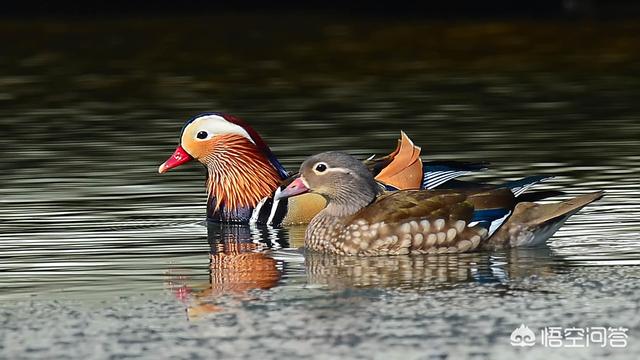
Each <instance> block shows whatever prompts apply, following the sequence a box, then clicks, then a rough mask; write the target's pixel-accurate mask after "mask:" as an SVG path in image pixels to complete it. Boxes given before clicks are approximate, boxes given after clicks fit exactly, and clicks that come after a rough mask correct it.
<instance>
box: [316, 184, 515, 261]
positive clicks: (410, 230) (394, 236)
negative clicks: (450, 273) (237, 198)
mask: <svg viewBox="0 0 640 360" xmlns="http://www.w3.org/2000/svg"><path fill="white" fill-rule="evenodd" d="M479 195H480V197H479ZM482 195H483V194H474V195H466V194H464V193H451V192H445V191H399V192H395V193H392V194H388V195H383V196H380V197H379V198H378V199H376V201H375V202H374V203H372V204H371V205H369V206H367V207H365V208H363V209H361V210H359V211H358V212H356V213H355V214H353V215H352V216H347V217H341V216H332V215H331V214H330V213H328V212H326V211H323V212H321V213H320V214H318V215H317V216H316V217H315V218H314V219H313V220H312V221H311V223H310V224H309V227H308V228H307V232H306V236H305V238H306V239H305V245H306V246H307V247H308V248H310V249H312V250H315V251H321V252H326V253H332V254H339V255H357V256H380V255H403V254H409V253H413V254H434V253H435V254H437V253H440V254H441V253H462V252H468V251H471V250H474V249H476V248H477V247H478V246H479V245H480V243H481V242H482V241H483V240H485V239H486V237H487V235H488V233H487V230H486V229H484V228H481V227H478V226H474V227H468V223H469V221H470V220H471V216H472V212H473V209H474V204H473V203H474V200H475V201H477V199H478V198H481V196H482ZM500 195H506V196H508V195H507V194H506V193H504V192H501V191H498V194H493V195H492V196H498V197H500Z"/></svg>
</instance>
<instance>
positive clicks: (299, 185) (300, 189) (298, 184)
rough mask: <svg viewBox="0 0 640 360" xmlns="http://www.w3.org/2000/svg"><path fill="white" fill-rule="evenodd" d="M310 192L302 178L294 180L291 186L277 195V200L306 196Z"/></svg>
mask: <svg viewBox="0 0 640 360" xmlns="http://www.w3.org/2000/svg"><path fill="white" fill-rule="evenodd" d="M308 191H309V188H308V187H306V186H305V184H304V182H303V181H302V179H301V178H297V179H295V180H293V182H292V183H291V184H289V186H287V187H286V188H285V189H284V190H282V191H281V192H280V193H279V194H278V195H276V200H280V199H285V198H288V197H292V196H296V195H300V194H304V193H306V192H308Z"/></svg>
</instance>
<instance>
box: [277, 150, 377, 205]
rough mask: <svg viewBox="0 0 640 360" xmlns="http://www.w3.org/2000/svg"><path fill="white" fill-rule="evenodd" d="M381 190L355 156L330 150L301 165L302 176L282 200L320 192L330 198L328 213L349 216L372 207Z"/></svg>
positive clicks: (283, 193)
mask: <svg viewBox="0 0 640 360" xmlns="http://www.w3.org/2000/svg"><path fill="white" fill-rule="evenodd" d="M380 191H381V187H380V185H379V184H378V183H377V182H376V181H375V179H374V178H373V175H372V174H371V172H370V171H369V169H368V168H367V167H366V166H365V165H364V164H363V163H362V162H361V161H359V160H358V159H356V158H354V157H353V156H351V155H348V154H345V153H341V152H335V151H329V152H324V153H320V154H317V155H314V156H311V157H310V158H308V159H307V160H305V161H304V162H303V163H302V165H301V166H300V175H299V177H298V178H297V179H295V180H294V181H293V182H292V183H290V184H289V186H287V187H286V188H285V189H284V190H283V191H282V192H280V193H279V194H278V198H287V197H291V196H296V195H300V194H304V193H307V192H312V193H316V194H319V195H322V196H324V197H325V198H326V199H327V208H326V210H325V211H326V212H327V213H329V214H330V215H334V216H346V215H350V214H353V213H355V212H356V211H358V210H360V209H362V208H363V207H365V206H367V205H369V204H370V203H371V202H372V201H373V200H375V198H376V196H377V195H378V194H379V193H380Z"/></svg>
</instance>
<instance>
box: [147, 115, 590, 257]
mask: <svg viewBox="0 0 640 360" xmlns="http://www.w3.org/2000/svg"><path fill="white" fill-rule="evenodd" d="M192 159H196V160H198V161H199V162H201V163H202V164H203V165H204V166H205V167H206V168H207V173H208V177H207V192H208V201H207V217H208V218H209V219H210V220H213V221H219V222H235V223H261V224H270V225H288V224H306V223H308V224H309V225H308V227H307V230H306V235H305V245H306V246H307V247H308V248H310V249H313V250H316V251H321V252H326V253H333V254H340V255H357V256H379V255H401V254H409V253H411V254H416V253H417V254H424V253H426V254H434V253H436V254H437V253H462V252H468V251H472V250H475V249H478V248H481V247H482V248H499V247H517V246H535V245H539V244H542V243H544V242H545V241H546V240H547V239H548V238H549V237H551V236H552V235H553V233H555V231H557V230H558V229H559V228H560V226H562V224H563V223H564V222H565V221H566V220H567V219H568V218H569V217H570V216H571V215H573V214H575V213H576V212H577V211H579V210H580V209H581V208H582V207H584V206H586V205H587V204H589V203H591V202H593V201H595V200H597V199H599V198H601V197H602V196H603V192H602V191H598V192H594V193H590V194H586V195H582V196H578V197H576V198H573V199H569V200H567V201H563V202H559V203H553V204H544V205H542V204H536V203H534V202H529V201H526V200H537V199H541V198H544V197H546V196H548V194H546V193H541V194H539V196H536V194H533V196H529V197H528V198H527V197H526V194H525V195H521V194H522V193H523V192H524V191H526V190H527V189H528V188H529V187H530V186H532V185H533V184H535V183H537V182H539V181H541V180H543V179H544V177H539V176H534V177H529V178H525V179H522V180H519V181H514V182H509V183H505V184H502V185H499V186H495V185H487V184H477V183H468V182H462V181H458V180H454V179H455V178H456V177H459V176H462V175H466V174H468V173H469V172H471V171H474V170H479V169H483V168H484V167H485V166H484V164H476V163H464V162H424V163H423V162H422V160H421V159H420V148H419V147H417V146H415V145H414V144H413V143H412V142H411V140H410V139H409V138H408V137H407V136H406V135H405V134H404V133H402V134H401V139H400V140H398V146H397V148H396V149H395V150H394V151H393V152H392V153H391V154H389V155H387V156H384V157H381V158H369V159H367V160H365V161H364V162H363V161H359V160H357V159H355V158H354V157H352V156H350V155H347V154H344V153H340V152H334V151H330V152H324V153H321V154H317V155H314V156H312V157H310V158H308V159H307V160H305V161H304V162H303V163H302V165H301V166H300V170H299V173H298V174H297V175H296V176H294V177H289V173H287V172H286V170H285V169H284V167H283V166H282V164H281V163H280V162H279V161H278V159H277V158H276V157H275V155H274V154H273V153H272V152H271V150H270V149H269V147H268V146H267V145H266V143H265V142H264V141H263V140H262V138H261V137H260V135H259V134H258V133H257V132H256V131H255V130H254V129H253V128H252V127H251V126H249V125H248V124H247V123H246V122H244V121H243V120H241V119H240V118H238V117H235V116H231V115H227V114H221V113H206V114H201V115H198V116H196V117H194V118H192V119H190V120H188V121H187V122H186V123H185V124H184V126H183V127H182V132H181V135H180V144H179V145H178V147H177V148H176V150H175V152H174V153H173V155H172V156H171V157H169V159H168V160H167V161H166V162H165V163H163V164H162V165H160V168H159V169H158V171H159V172H160V173H164V172H166V171H168V170H169V169H172V168H175V167H177V166H179V165H182V164H184V163H186V162H188V161H190V160H192Z"/></svg>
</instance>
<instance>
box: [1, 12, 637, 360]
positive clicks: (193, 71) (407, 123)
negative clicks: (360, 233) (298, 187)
mask: <svg viewBox="0 0 640 360" xmlns="http://www.w3.org/2000/svg"><path fill="white" fill-rule="evenodd" d="M276 20H278V21H274V20H273V19H271V18H266V17H260V16H253V17H249V16H247V17H233V18H222V17H221V18H206V19H205V18H202V19H198V18H195V19H190V18H180V19H164V20H145V21H142V20H127V21H76V22H72V23H66V24H65V23H62V22H42V23H40V22H29V23H11V22H5V23H1V24H0V41H1V42H2V44H3V51H2V53H3V54H2V55H1V56H0V69H1V70H0V123H1V124H2V137H0V146H1V147H2V149H3V156H2V158H1V159H0V166H1V168H2V171H1V172H0V259H1V261H0V289H2V290H1V292H0V325H1V326H0V357H2V358H20V357H24V358H58V357H68V358H107V357H112V358H121V357H128V356H141V357H149V358H151V357H154V358H157V357H158V356H160V357H169V356H171V357H175V358H212V357H214V358H216V357H223V356H225V357H229V356H231V357H242V358H245V357H246V358H249V357H256V356H262V357H268V358H274V357H283V356H284V357H294V356H296V357H297V356H300V357H302V356H308V357H318V358H337V357H350V358H372V357H373V358H384V359H387V358H403V359H404V358H416V359H427V358H461V357H467V358H477V359H497V358H505V359H507V358H513V356H514V355H517V356H520V357H524V358H540V357H543V356H544V357H547V358H567V357H571V358H590V357H595V356H608V357H611V358H629V359H637V358H638V357H639V356H640V337H639V336H638V334H640V281H639V280H640V242H639V239H640V220H638V217H639V216H640V205H639V204H640V191H639V188H638V183H639V180H640V166H639V165H640V153H639V151H638V149H640V120H639V119H640V102H638V99H640V90H639V89H640V62H639V61H640V52H639V51H640V50H639V49H640V44H639V43H638V39H637V36H635V35H634V34H637V33H638V31H640V28H638V26H637V25H636V24H632V23H630V24H624V23H622V24H591V23H588V24H581V23H566V24H562V23H543V24H534V23H468V24H466V23H460V24H445V23H419V22H397V23H394V22H390V23H388V22H382V23H381V22H380V21H378V20H368V21H364V20H363V21H358V22H348V21H341V20H339V19H338V20H335V19H331V20H328V19H307V20H305V19H299V18H295V17H292V18H287V17H284V18H282V19H276ZM234 24H235V25H237V24H243V25H244V26H243V27H241V28H240V27H238V26H233V25H234ZM292 27H295V28H296V31H295V32H292V31H291V28H292ZM204 111H224V112H229V113H233V114H236V115H239V116H241V117H243V118H245V119H246V120H247V121H249V122H250V123H251V124H252V125H253V126H254V127H255V128H256V129H257V130H258V131H259V132H260V133H261V134H263V136H264V138H265V140H266V141H267V142H268V143H269V144H270V145H271V147H272V149H273V150H274V152H275V153H276V154H277V155H278V156H279V157H280V159H281V160H282V162H283V163H284V164H285V165H286V166H287V167H288V168H289V169H295V168H296V167H297V166H298V164H299V163H300V162H301V161H302V160H303V159H304V158H305V157H306V156H308V155H311V154H313V153H316V152H319V151H323V150H328V149H340V150H345V151H348V152H351V153H353V154H355V155H358V156H362V157H364V156H368V155H370V154H384V153H387V152H389V151H390V150H392V148H393V147H394V144H395V139H396V137H397V135H398V132H399V130H401V129H404V130H405V131H407V133H408V134H409V135H410V136H411V137H412V138H413V139H414V140H415V142H416V143H418V144H420V145H421V146H422V147H423V155H424V158H425V159H458V160H471V161H481V160H482V161H489V162H491V163H492V169H491V170H490V171H487V172H484V173H481V174H478V176H477V178H480V179H483V180H488V181H491V180H498V179H515V178H518V177H522V176H526V175H532V174H549V175H554V176H555V178H554V179H552V180H550V181H547V182H546V183H544V184H542V185H540V186H539V189H558V190H563V191H565V192H566V193H567V197H568V196H575V195H577V194H581V193H585V192H588V191H594V190H599V189H603V190H606V192H607V195H606V196H605V198H604V199H602V200H600V201H598V202H597V203H595V204H593V205H592V206H589V207H587V208H586V209H585V210H583V211H581V212H580V213H579V214H578V215H575V216H574V217H572V218H571V220H570V221H569V222H568V223H567V224H566V225H565V226H564V227H563V228H562V229H561V230H560V231H559V232H558V233H557V234H556V236H554V237H553V238H552V239H551V240H550V242H549V246H548V247H546V248H543V249H535V250H522V249H521V250H514V251H509V252H492V253H476V254H464V255H460V256H439V257H423V256H411V257H392V258H391V257H390V258H375V259H351V258H340V257H332V256H323V255H319V254H312V253H305V252H303V251H302V250H300V249H299V248H300V247H301V246H302V243H303V242H302V233H303V231H304V228H300V227H293V228H285V229H273V228H267V227H243V226H220V225H211V224H210V225H207V224H205V223H204V222H203V218H204V215H205V208H204V202H205V193H204V187H203V181H204V174H203V171H202V169H201V167H200V166H197V165H189V166H184V168H180V169H178V170H176V171H172V172H170V173H168V174H165V175H162V176H160V175H158V174H157V167H158V165H159V164H160V163H161V162H163V161H164V160H165V159H166V157H168V156H169V155H170V153H171V152H172V151H173V149H174V147H175V145H176V143H177V140H178V139H177V138H178V134H179V130H180V127H181V125H182V122H183V121H184V120H186V119H187V118H189V117H191V116H193V115H195V114H197V113H199V112H204ZM558 199H562V198H558ZM521 323H524V324H526V325H528V326H529V327H531V328H532V329H541V328H543V327H545V326H563V327H571V326H576V327H596V326H605V327H608V326H612V327H621V326H622V327H625V328H628V329H629V331H628V334H629V340H628V343H629V345H628V347H627V348H625V349H615V348H611V347H604V348H601V347H597V346H591V347H589V348H585V349H580V348H578V349H567V348H565V349H550V348H545V347H543V346H542V345H540V344H539V343H538V345H536V346H534V347H532V348H525V349H518V348H514V347H512V346H511V345H510V344H509V335H510V334H511V332H512V331H513V329H515V328H516V327H518V326H519V325H520V324H521Z"/></svg>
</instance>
